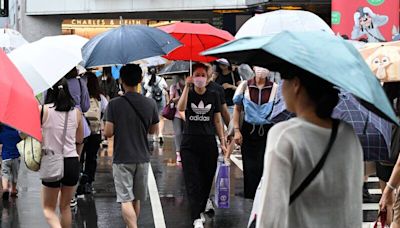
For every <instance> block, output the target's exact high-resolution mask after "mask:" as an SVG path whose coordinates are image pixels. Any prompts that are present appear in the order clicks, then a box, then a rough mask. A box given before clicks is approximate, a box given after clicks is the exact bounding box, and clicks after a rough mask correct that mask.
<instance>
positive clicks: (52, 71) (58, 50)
mask: <svg viewBox="0 0 400 228" xmlns="http://www.w3.org/2000/svg"><path fill="white" fill-rule="evenodd" d="M87 41H88V39H86V38H83V37H80V36H76V35H61V36H49V37H45V38H43V39H40V40H38V41H36V42H33V43H30V44H25V45H23V46H21V47H20V48H18V49H15V50H14V51H12V52H10V53H9V54H8V56H9V57H10V59H11V61H12V62H13V63H14V64H15V65H16V66H17V68H18V70H19V71H20V72H21V73H22V75H23V76H24V78H25V80H26V81H27V82H28V84H29V85H30V86H31V87H32V89H33V92H34V94H35V95H37V94H40V93H42V92H43V91H45V90H47V89H49V88H51V87H52V86H53V85H54V84H55V83H56V82H57V81H58V80H60V79H61V78H62V77H64V75H66V74H67V73H68V72H69V71H70V70H71V69H72V68H73V67H75V66H77V65H78V64H79V63H80V62H81V61H82V54H81V48H82V47H83V45H85V43H86V42H87Z"/></svg>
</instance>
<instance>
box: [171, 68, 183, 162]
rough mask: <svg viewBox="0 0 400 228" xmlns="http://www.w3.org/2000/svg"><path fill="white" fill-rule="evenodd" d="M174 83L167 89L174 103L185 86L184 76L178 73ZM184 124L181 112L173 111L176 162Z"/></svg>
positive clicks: (179, 158)
mask: <svg viewBox="0 0 400 228" xmlns="http://www.w3.org/2000/svg"><path fill="white" fill-rule="evenodd" d="M175 79H176V81H175V83H174V84H172V85H171V87H170V89H169V97H170V99H171V102H173V103H174V104H175V105H177V104H178V101H179V98H180V97H181V95H182V92H183V88H184V87H185V76H184V75H178V76H177V77H176V78H175ZM184 124H185V116H184V114H183V112H179V111H178V110H177V111H176V112H175V118H174V120H173V127H174V133H175V137H174V141H175V151H176V162H181V153H180V151H181V142H182V133H183V126H184Z"/></svg>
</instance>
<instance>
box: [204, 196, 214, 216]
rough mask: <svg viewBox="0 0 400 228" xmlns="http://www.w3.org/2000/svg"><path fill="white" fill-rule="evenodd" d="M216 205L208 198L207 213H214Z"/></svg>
mask: <svg viewBox="0 0 400 228" xmlns="http://www.w3.org/2000/svg"><path fill="white" fill-rule="evenodd" d="M214 211H215V207H214V204H213V202H212V200H211V199H208V200H207V204H206V209H205V210H204V212H205V213H214Z"/></svg>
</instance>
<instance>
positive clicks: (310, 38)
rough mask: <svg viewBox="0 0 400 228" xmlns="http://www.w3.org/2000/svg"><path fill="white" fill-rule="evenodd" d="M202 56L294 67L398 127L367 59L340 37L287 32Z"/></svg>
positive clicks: (243, 41)
mask: <svg viewBox="0 0 400 228" xmlns="http://www.w3.org/2000/svg"><path fill="white" fill-rule="evenodd" d="M203 54H204V55H212V56H216V57H221V58H227V59H230V60H231V61H233V62H245V63H249V64H253V65H258V66H264V67H266V68H268V69H270V70H272V71H278V72H281V73H290V72H291V70H292V69H293V68H294V67H293V66H296V67H299V68H302V69H304V70H306V71H308V72H310V73H312V74H314V75H316V76H318V77H321V78H322V79H324V80H327V81H329V82H331V83H332V84H334V85H336V86H338V87H340V88H342V89H344V90H345V91H348V92H350V93H352V94H353V95H355V96H356V97H358V98H360V99H361V101H362V102H364V103H363V105H364V106H365V107H367V108H368V109H369V110H372V111H374V112H376V113H377V114H378V115H380V116H382V117H384V118H386V119H387V120H390V121H392V122H393V123H396V124H398V120H397V118H396V115H395V113H394V111H393V108H392V106H391V105H390V102H389V100H388V99H387V97H386V94H385V92H384V91H383V89H382V87H381V85H380V84H379V82H378V80H377V79H376V77H375V76H374V75H373V73H372V72H371V70H370V69H369V67H368V65H367V64H366V63H365V61H364V59H363V58H362V57H361V55H360V54H359V52H358V51H357V50H356V49H355V48H354V47H353V45H351V44H349V43H348V42H346V41H345V40H343V39H342V38H340V37H336V36H332V35H330V34H328V33H326V32H321V31H310V32H289V31H284V32H281V33H279V34H276V35H272V36H264V37H246V38H241V39H238V40H234V41H231V42H228V43H226V44H223V45H221V46H219V47H216V48H213V49H210V50H208V51H205V52H203ZM291 73H293V72H291Z"/></svg>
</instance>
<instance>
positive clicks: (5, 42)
mask: <svg viewBox="0 0 400 228" xmlns="http://www.w3.org/2000/svg"><path fill="white" fill-rule="evenodd" d="M27 43H28V41H26V40H25V38H24V37H23V36H22V35H21V33H19V32H18V31H15V30H13V29H8V28H1V29H0V48H2V49H3V50H4V51H5V52H6V53H9V52H10V51H12V50H14V49H16V48H17V47H19V46H22V45H24V44H27Z"/></svg>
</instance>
